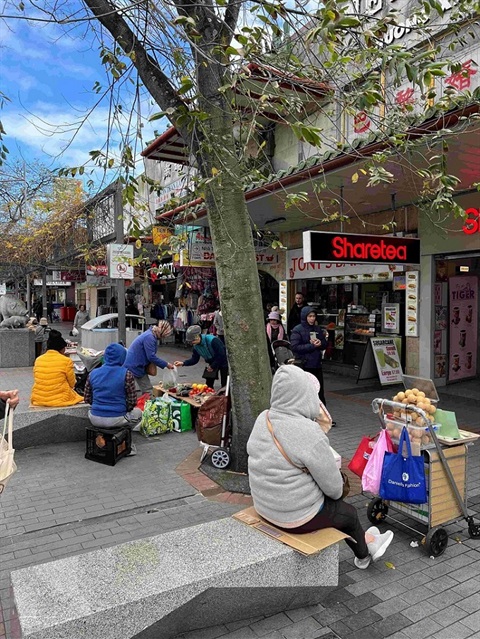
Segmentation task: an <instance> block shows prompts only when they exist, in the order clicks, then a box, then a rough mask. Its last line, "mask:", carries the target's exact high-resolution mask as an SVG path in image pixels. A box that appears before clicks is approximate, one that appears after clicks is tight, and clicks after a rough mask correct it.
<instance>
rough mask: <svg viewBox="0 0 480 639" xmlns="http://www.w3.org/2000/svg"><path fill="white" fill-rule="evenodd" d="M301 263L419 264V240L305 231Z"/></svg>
mask: <svg viewBox="0 0 480 639" xmlns="http://www.w3.org/2000/svg"><path fill="white" fill-rule="evenodd" d="M303 259H304V261H305V262H353V261H354V262H360V263H363V264H419V263H420V240H418V239H414V238H407V237H392V236H389V235H355V234H353V233H324V232H322V231H305V232H304V233H303Z"/></svg>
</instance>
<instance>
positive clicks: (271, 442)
mask: <svg viewBox="0 0 480 639" xmlns="http://www.w3.org/2000/svg"><path fill="white" fill-rule="evenodd" d="M309 377H310V376H309V375H308V374H306V373H305V372H304V371H302V370H301V369H300V368H297V367H296V366H291V365H285V366H280V368H279V369H278V370H277V372H276V373H275V375H274V377H273V383H272V391H271V400H270V409H269V410H266V411H263V412H262V413H261V414H260V415H259V416H258V418H257V420H256V422H255V424H254V426H253V430H252V432H251V434H250V437H249V440H248V443H247V452H248V455H249V458H248V474H249V480H250V488H251V493H252V498H253V504H254V507H255V510H256V511H257V512H258V514H259V515H261V516H262V517H263V518H264V519H267V520H268V521H269V522H271V523H272V524H274V525H275V526H278V527H279V528H282V529H283V530H286V531H288V532H289V533H308V532H313V531H315V530H320V529H323V528H328V527H330V526H332V527H334V528H337V529H338V530H340V531H342V532H344V533H346V534H348V535H350V537H352V539H353V540H354V541H352V540H350V539H346V540H345V541H346V543H347V544H348V545H349V546H350V548H351V549H352V550H353V552H354V554H355V559H354V562H355V566H356V567H357V568H361V569H364V568H368V566H369V564H370V562H371V561H377V560H378V559H380V557H382V556H383V554H384V553H385V551H386V550H387V548H388V546H389V545H390V543H391V541H392V539H393V533H392V532H391V531H388V532H386V533H383V534H380V532H379V530H378V528H375V527H371V528H369V529H368V530H367V531H366V532H365V531H364V530H363V528H362V526H361V524H360V521H359V518H358V514H357V511H356V508H355V507H354V506H352V505H351V504H347V503H346V502H345V501H343V499H341V495H342V491H343V479H342V475H341V473H340V471H339V469H338V468H337V465H336V462H335V459H334V457H333V454H332V452H331V450H330V445H329V442H328V438H327V436H326V434H325V432H324V431H323V429H322V428H321V427H320V426H319V424H318V423H317V422H316V421H315V420H316V419H317V418H319V413H320V411H321V406H320V404H319V400H318V390H317V388H315V387H314V384H313V383H312V382H311V381H310V379H309ZM269 423H270V425H271V429H272V432H270V430H269ZM277 442H278V444H279V446H278V445H277ZM280 447H281V448H280ZM281 450H283V452H284V453H285V454H286V456H287V457H288V458H289V459H288V461H287V459H286V457H285V456H284V454H282V452H281Z"/></svg>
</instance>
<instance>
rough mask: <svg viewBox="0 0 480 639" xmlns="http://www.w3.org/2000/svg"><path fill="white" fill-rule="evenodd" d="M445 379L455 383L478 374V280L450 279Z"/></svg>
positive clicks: (470, 278) (466, 277)
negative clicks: (447, 357)
mask: <svg viewBox="0 0 480 639" xmlns="http://www.w3.org/2000/svg"><path fill="white" fill-rule="evenodd" d="M449 303H450V305H449V310H450V312H449V318H448V319H449V331H450V339H449V343H450V346H449V360H448V379H449V381H456V380H459V379H467V378H469V377H475V376H476V374H477V335H478V278H477V277H476V276H475V275H471V276H464V277H451V278H450V279H449Z"/></svg>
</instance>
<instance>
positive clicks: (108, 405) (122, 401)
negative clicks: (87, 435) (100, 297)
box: [83, 344, 142, 455]
mask: <svg viewBox="0 0 480 639" xmlns="http://www.w3.org/2000/svg"><path fill="white" fill-rule="evenodd" d="M126 357H127V349H126V348H125V347H124V346H122V345H121V344H109V345H108V346H107V348H106V349H105V353H104V355H103V365H102V366H100V367H99V368H94V369H93V370H92V371H91V372H90V374H89V376H88V378H87V382H86V384H85V394H84V396H83V398H84V400H85V403H87V404H90V405H91V407H92V408H91V409H90V411H89V412H88V417H89V419H90V422H91V424H92V426H95V427H97V428H112V429H118V428H130V429H133V428H134V427H135V426H136V425H137V424H139V423H140V420H141V419H142V411H141V410H140V409H139V408H137V407H136V403H137V390H136V388H135V377H134V376H133V373H132V372H131V371H129V370H127V369H126V368H125V367H124V366H123V364H124V363H125V358H126ZM135 454H136V447H135V445H134V444H132V451H131V453H130V455H135Z"/></svg>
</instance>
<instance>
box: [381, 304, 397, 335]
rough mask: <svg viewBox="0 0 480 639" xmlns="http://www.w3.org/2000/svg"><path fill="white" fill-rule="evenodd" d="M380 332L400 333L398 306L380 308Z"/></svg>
mask: <svg viewBox="0 0 480 639" xmlns="http://www.w3.org/2000/svg"><path fill="white" fill-rule="evenodd" d="M382 331H387V332H388V333H400V305H399V304H385V305H384V306H382Z"/></svg>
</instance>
